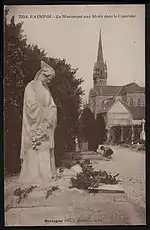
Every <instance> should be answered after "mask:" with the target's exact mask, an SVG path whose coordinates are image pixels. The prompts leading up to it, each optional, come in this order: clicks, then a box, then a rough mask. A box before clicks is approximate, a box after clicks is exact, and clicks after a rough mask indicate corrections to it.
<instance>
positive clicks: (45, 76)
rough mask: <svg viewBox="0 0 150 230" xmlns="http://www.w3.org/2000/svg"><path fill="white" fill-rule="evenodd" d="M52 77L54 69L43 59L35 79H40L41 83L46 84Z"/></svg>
mask: <svg viewBox="0 0 150 230" xmlns="http://www.w3.org/2000/svg"><path fill="white" fill-rule="evenodd" d="M54 77H55V70H54V69H53V68H52V67H51V66H50V65H48V64H47V63H45V62H44V61H41V69H40V70H39V71H38V73H37V74H36V77H35V79H36V80H37V79H40V80H41V81H42V82H43V83H46V84H48V83H50V82H51V80H52V79H53V78H54Z"/></svg>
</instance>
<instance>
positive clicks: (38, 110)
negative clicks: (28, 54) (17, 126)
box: [19, 61, 57, 185]
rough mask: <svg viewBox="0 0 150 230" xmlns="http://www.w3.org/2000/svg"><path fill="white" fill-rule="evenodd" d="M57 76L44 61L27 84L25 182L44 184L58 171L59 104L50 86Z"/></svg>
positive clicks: (22, 178)
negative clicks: (56, 137) (56, 159)
mask: <svg viewBox="0 0 150 230" xmlns="http://www.w3.org/2000/svg"><path fill="white" fill-rule="evenodd" d="M54 76H55V71H54V69H53V68H52V67H50V66H49V65H48V64H46V63H45V62H43V61H42V62H41V69H40V70H39V71H38V72H37V73H36V75H35V78H34V80H32V81H31V82H29V83H28V85H27V86H26V88H25V93H24V104H23V122H22V142H21V154H20V159H21V161H22V168H21V173H20V178H19V182H20V183H23V184H24V183H27V184H32V185H41V184H43V183H48V182H49V181H50V180H51V178H52V177H53V176H54V175H56V167H55V156H54V132H55V128H56V124H57V107H56V105H55V103H54V100H53V98H52V96H51V93H50V91H49V88H48V83H50V81H51V80H52V79H53V78H54Z"/></svg>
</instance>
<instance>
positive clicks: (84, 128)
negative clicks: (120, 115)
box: [79, 108, 106, 151]
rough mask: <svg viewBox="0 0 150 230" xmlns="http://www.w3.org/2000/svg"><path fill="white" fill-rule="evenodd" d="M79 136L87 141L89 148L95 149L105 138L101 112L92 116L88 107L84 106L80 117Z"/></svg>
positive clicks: (104, 125) (104, 126)
mask: <svg viewBox="0 0 150 230" xmlns="http://www.w3.org/2000/svg"><path fill="white" fill-rule="evenodd" d="M79 135H80V138H81V139H83V140H84V141H88V147H89V150H93V151H96V150H97V148H98V145H99V144H103V143H104V141H105V140H106V124H105V119H104V117H103V116H102V115H101V114H98V116H97V117H96V119H95V117H94V114H93V113H92V112H91V110H90V109H89V108H85V109H84V110H83V112H82V114H81V118H80V134H79Z"/></svg>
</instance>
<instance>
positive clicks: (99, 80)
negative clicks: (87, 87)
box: [93, 30, 107, 88]
mask: <svg viewBox="0 0 150 230" xmlns="http://www.w3.org/2000/svg"><path fill="white" fill-rule="evenodd" d="M93 83H94V88H97V87H98V88H99V87H101V86H105V85H107V65H106V61H105V62H104V58H103V48H102V38H101V30H100V35H99V43H98V53H97V61H96V62H95V64H94V69H93Z"/></svg>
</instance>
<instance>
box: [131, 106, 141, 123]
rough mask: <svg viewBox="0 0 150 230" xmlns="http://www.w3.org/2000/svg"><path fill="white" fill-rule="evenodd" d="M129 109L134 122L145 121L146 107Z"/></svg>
mask: <svg viewBox="0 0 150 230" xmlns="http://www.w3.org/2000/svg"><path fill="white" fill-rule="evenodd" d="M128 108H129V111H130V112H131V114H132V117H133V120H142V119H145V107H144V106H128Z"/></svg>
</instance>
